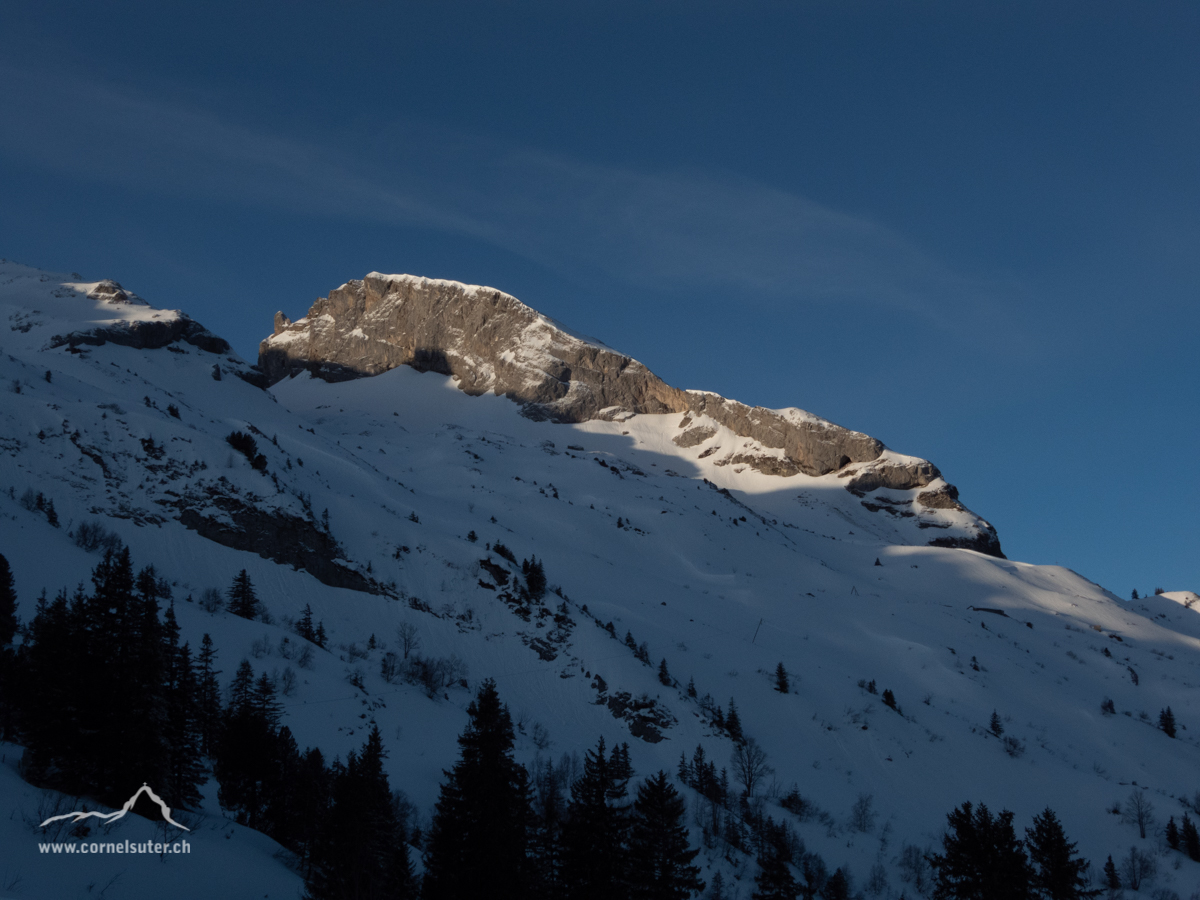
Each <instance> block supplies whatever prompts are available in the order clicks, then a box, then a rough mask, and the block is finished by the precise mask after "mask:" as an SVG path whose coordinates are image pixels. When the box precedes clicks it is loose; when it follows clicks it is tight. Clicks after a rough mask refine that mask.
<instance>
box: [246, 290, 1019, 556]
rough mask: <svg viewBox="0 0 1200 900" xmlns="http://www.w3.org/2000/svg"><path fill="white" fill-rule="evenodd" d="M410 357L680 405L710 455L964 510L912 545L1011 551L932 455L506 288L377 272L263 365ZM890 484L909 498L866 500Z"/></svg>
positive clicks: (581, 414) (650, 411) (548, 403)
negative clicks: (651, 362) (702, 369)
mask: <svg viewBox="0 0 1200 900" xmlns="http://www.w3.org/2000/svg"><path fill="white" fill-rule="evenodd" d="M402 365H407V366H411V367H412V368H414V369H416V370H417V371H420V372H438V373H440V374H443V375H450V376H452V377H453V378H454V379H455V383H456V384H457V386H458V388H459V389H460V390H462V391H463V392H465V393H467V394H470V395H481V394H485V393H493V394H496V395H502V396H505V397H508V398H509V399H510V400H513V401H515V402H517V403H519V404H521V406H522V412H523V414H524V415H525V416H527V417H528V418H531V419H534V420H549V421H551V422H558V423H580V422H587V421H593V420H602V421H613V422H624V421H628V420H629V419H630V418H632V417H633V416H636V415H678V414H682V418H680V419H679V420H677V424H676V425H675V427H674V433H673V434H672V436H671V439H672V441H673V442H674V443H675V445H676V446H678V447H680V448H684V449H690V448H694V449H695V451H696V454H697V456H698V458H700V459H706V458H708V457H713V460H712V462H713V464H715V465H718V466H735V467H744V468H750V469H754V470H756V471H759V472H762V473H764V474H767V475H775V476H779V477H782V478H789V477H792V476H795V475H807V476H810V477H821V476H825V475H830V474H835V473H836V477H837V478H838V479H842V480H843V481H842V484H843V486H844V487H845V488H846V489H847V490H848V491H850V492H851V493H853V494H854V495H856V496H857V497H859V498H860V499H862V504H863V506H864V507H866V508H867V509H868V510H870V511H872V512H883V513H885V514H886V515H889V516H892V517H896V518H911V519H914V520H916V523H917V526H918V527H919V528H934V529H939V530H940V529H944V528H945V527H946V523H944V522H940V521H935V519H936V517H935V516H931V513H932V511H934V510H941V511H952V512H955V513H960V514H962V516H963V517H964V518H965V519H966V521H964V522H963V523H962V524H963V525H965V532H966V533H965V534H959V533H956V534H954V535H945V534H941V535H938V536H936V537H933V538H932V539H931V540H928V541H914V542H919V543H930V544H932V545H934V546H949V547H968V548H970V549H973V550H979V551H980V552H983V553H987V554H990V555H992V556H1000V557H1002V556H1003V554H1002V553H1001V551H1000V541H999V538H998V537H997V536H996V532H995V529H994V528H993V527H992V526H991V525H990V524H989V523H987V522H986V521H984V520H983V519H982V518H980V517H978V516H976V515H974V514H973V513H971V512H970V511H969V510H967V509H966V508H965V507H964V506H962V505H961V504H960V503H959V502H958V491H957V489H956V488H955V487H954V486H953V485H950V484H946V483H945V482H944V481H943V480H942V478H941V472H939V471H938V468H937V467H936V466H935V465H933V463H931V462H928V461H927V460H923V459H918V458H915V457H910V456H903V455H901V454H897V453H894V452H892V451H890V450H888V449H887V447H885V446H884V444H883V443H882V442H881V441H878V440H876V439H875V438H872V437H869V436H868V435H865V434H862V433H861V432H857V431H851V430H850V429H848V428H843V427H841V426H840V425H835V424H834V423H832V422H829V421H827V420H825V419H822V418H819V417H818V416H814V415H812V414H811V413H808V412H805V411H804V410H801V409H796V408H788V409H766V408H764V407H761V406H753V407H752V406H747V405H746V404H744V403H739V402H737V401H736V400H728V399H726V398H724V397H721V396H720V395H718V394H714V393H711V392H708V391H685V390H680V389H678V388H675V387H672V386H670V385H668V384H667V383H666V382H664V381H663V380H662V379H660V378H659V377H658V376H656V375H655V374H654V373H653V372H651V371H650V370H649V369H648V368H647V367H646V366H644V365H643V364H642V363H640V362H638V361H637V360H635V359H633V358H631V357H629V356H626V355H625V354H623V353H620V352H618V351H616V350H613V349H612V348H610V347H607V346H606V345H604V344H602V343H600V342H599V341H597V340H594V339H592V338H588V337H584V336H582V335H579V334H576V333H575V332H573V331H571V330H569V329H568V328H566V327H565V326H563V325H561V324H560V323H558V322H556V321H554V320H553V319H551V318H549V317H547V316H544V315H542V314H541V313H539V312H537V311H536V310H534V309H532V308H530V307H529V306H526V305H525V304H524V303H522V302H521V301H520V300H518V299H516V298H515V297H512V296H510V295H508V294H505V293H503V292H502V291H499V290H497V289H495V288H491V287H483V286H480V285H468V284H461V283H459V282H456V281H445V280H441V279H432V278H421V277H417V276H413V275H382V274H380V273H378V272H372V273H370V274H369V275H367V276H366V277H365V278H363V279H362V280H355V281H349V282H347V283H346V284H343V285H342V286H341V287H339V288H337V289H336V290H334V291H331V292H330V294H329V295H328V296H327V297H323V298H321V299H319V300H317V301H316V303H314V304H313V305H312V307H311V308H310V309H309V311H308V314H307V315H306V316H304V318H302V319H299V320H297V321H295V322H293V321H291V320H290V319H288V318H287V316H285V315H284V314H283V313H282V312H278V313H276V314H275V330H274V333H273V334H272V335H271V336H270V337H268V338H267V339H266V340H264V341H263V342H262V343H261V344H260V345H259V368H260V369H261V370H262V371H263V372H264V373H265V374H266V376H267V379H268V382H269V383H270V384H275V383H277V382H279V381H280V380H282V379H284V378H286V377H288V376H290V375H294V374H296V373H298V372H301V371H308V372H310V373H312V374H313V375H314V376H316V377H318V378H321V379H323V380H325V381H328V382H338V381H346V380H350V379H353V378H361V377H365V376H371V375H378V374H380V373H382V372H386V371H388V370H390V369H394V368H396V367H397V366H402ZM880 490H882V491H885V492H901V494H900V496H895V495H893V493H885V494H883V495H879V496H876V497H872V498H868V494H873V493H874V492H876V491H880ZM956 524H957V523H956ZM956 530H957V529H956Z"/></svg>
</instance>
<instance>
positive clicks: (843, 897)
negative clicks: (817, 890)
mask: <svg viewBox="0 0 1200 900" xmlns="http://www.w3.org/2000/svg"><path fill="white" fill-rule="evenodd" d="M821 897H822V898H823V900H850V880H849V879H848V878H847V877H846V873H845V872H843V871H842V870H841V869H835V870H834V872H833V874H832V875H830V876H829V880H828V881H827V882H825V888H824V889H823V890H822V891H821Z"/></svg>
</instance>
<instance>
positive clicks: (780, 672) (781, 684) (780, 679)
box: [775, 662, 791, 694]
mask: <svg viewBox="0 0 1200 900" xmlns="http://www.w3.org/2000/svg"><path fill="white" fill-rule="evenodd" d="M775 690H777V691H779V693H781V694H786V693H787V692H788V691H790V690H791V686H790V684H789V683H788V672H787V669H785V668H784V667H783V663H782V662H780V663H779V665H777V666H776V667H775Z"/></svg>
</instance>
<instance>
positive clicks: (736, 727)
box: [725, 697, 742, 741]
mask: <svg viewBox="0 0 1200 900" xmlns="http://www.w3.org/2000/svg"><path fill="white" fill-rule="evenodd" d="M725 731H726V732H727V733H728V734H729V736H730V737H731V738H732V739H733V740H735V741H740V740H741V739H742V720H741V718H740V717H739V716H738V711H737V704H735V703H734V702H733V698H732V697H730V698H729V712H728V713H726V714H725Z"/></svg>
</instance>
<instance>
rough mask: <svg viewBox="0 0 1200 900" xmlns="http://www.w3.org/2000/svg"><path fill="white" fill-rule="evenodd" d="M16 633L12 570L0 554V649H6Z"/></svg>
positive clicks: (15, 598)
mask: <svg viewBox="0 0 1200 900" xmlns="http://www.w3.org/2000/svg"><path fill="white" fill-rule="evenodd" d="M16 633H17V592H16V589H15V588H14V587H13V576H12V570H11V569H10V568H9V567H8V560H7V559H5V558H4V555H3V554H0V647H7V646H8V645H9V644H11V643H12V642H13V636H14V635H15V634H16Z"/></svg>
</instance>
